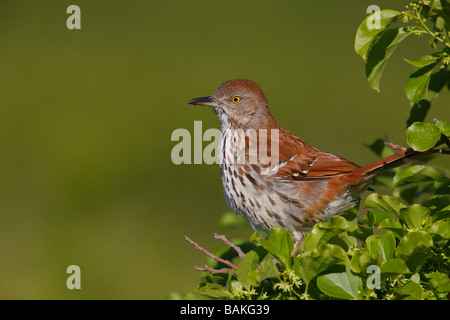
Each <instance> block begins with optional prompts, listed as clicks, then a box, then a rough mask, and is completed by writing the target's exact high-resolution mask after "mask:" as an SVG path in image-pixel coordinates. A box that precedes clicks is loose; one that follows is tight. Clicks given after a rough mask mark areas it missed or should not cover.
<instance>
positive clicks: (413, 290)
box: [395, 281, 423, 300]
mask: <svg viewBox="0 0 450 320" xmlns="http://www.w3.org/2000/svg"><path fill="white" fill-rule="evenodd" d="M395 292H396V293H397V297H396V298H397V299H400V300H421V299H422V292H423V290H422V287H421V286H420V285H419V284H418V283H415V282H414V281H408V282H407V283H405V284H404V285H403V286H402V287H400V288H396V289H395Z"/></svg>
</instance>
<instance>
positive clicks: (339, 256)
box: [299, 244, 350, 283]
mask: <svg viewBox="0 0 450 320" xmlns="http://www.w3.org/2000/svg"><path fill="white" fill-rule="evenodd" d="M299 260H300V261H299V262H300V264H299V274H300V275H301V277H302V279H303V280H304V281H305V282H306V283H309V282H310V281H311V280H313V279H314V278H315V277H316V276H317V275H318V274H319V273H321V272H323V271H325V270H327V269H328V268H330V267H331V266H334V265H337V264H339V265H345V264H349V263H350V261H349V259H348V256H347V255H346V254H345V251H344V250H343V249H342V248H341V247H339V246H337V245H332V244H327V245H325V246H322V247H320V248H318V249H316V250H314V251H311V252H307V253H304V254H302V255H301V256H300V257H299Z"/></svg>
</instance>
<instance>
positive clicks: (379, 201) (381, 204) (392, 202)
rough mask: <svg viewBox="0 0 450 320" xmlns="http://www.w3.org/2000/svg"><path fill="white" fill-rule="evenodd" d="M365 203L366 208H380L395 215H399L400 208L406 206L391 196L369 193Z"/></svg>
mask: <svg viewBox="0 0 450 320" xmlns="http://www.w3.org/2000/svg"><path fill="white" fill-rule="evenodd" d="M365 205H366V207H367V208H375V209H381V210H384V211H386V212H388V213H391V214H393V215H395V216H397V217H398V216H399V211H400V209H401V208H405V207H406V206H405V205H404V204H403V203H401V202H400V201H398V200H397V199H395V198H394V197H392V196H387V195H381V196H380V195H378V194H376V193H371V194H369V195H368V196H367V198H366V202H365Z"/></svg>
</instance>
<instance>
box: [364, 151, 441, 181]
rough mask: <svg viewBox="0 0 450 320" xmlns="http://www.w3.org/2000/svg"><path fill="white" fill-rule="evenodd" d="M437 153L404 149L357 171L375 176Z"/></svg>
mask: <svg viewBox="0 0 450 320" xmlns="http://www.w3.org/2000/svg"><path fill="white" fill-rule="evenodd" d="M437 152H438V150H434V149H430V150H428V151H424V152H418V151H414V150H412V149H406V150H404V151H401V152H398V153H396V154H393V155H391V156H389V157H386V158H383V159H380V160H377V161H375V162H372V163H370V164H368V165H366V166H364V167H361V168H360V169H359V170H361V171H362V172H364V173H365V174H370V175H372V174H373V175H375V174H378V173H381V172H383V171H386V170H390V169H394V168H397V167H399V166H401V165H404V164H406V163H409V162H411V160H414V159H418V158H422V157H425V156H428V155H430V154H433V153H437Z"/></svg>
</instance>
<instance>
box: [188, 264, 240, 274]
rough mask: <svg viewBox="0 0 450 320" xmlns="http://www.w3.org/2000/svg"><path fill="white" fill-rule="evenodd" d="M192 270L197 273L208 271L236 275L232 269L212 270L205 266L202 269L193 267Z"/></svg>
mask: <svg viewBox="0 0 450 320" xmlns="http://www.w3.org/2000/svg"><path fill="white" fill-rule="evenodd" d="M194 269H195V270H197V271H209V272H211V273H214V274H217V273H229V272H231V273H232V274H237V272H236V271H234V270H232V269H213V268H211V267H208V266H207V265H205V266H204V267H203V268H200V267H197V266H194Z"/></svg>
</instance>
